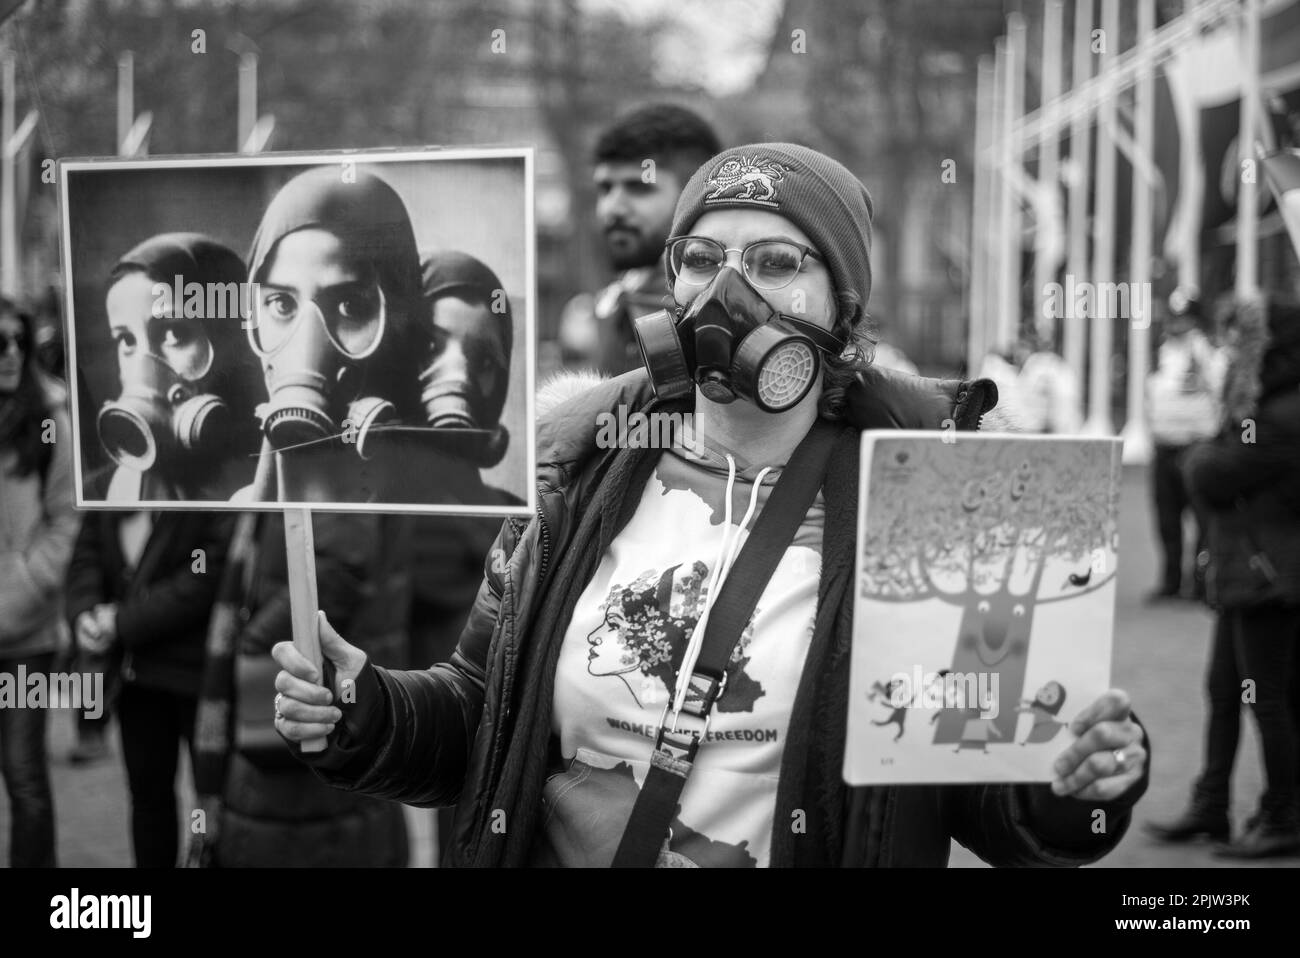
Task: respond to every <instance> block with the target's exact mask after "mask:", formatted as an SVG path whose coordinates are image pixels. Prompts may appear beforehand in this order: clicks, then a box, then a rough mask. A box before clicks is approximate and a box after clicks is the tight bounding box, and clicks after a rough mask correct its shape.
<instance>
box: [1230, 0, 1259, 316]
mask: <svg viewBox="0 0 1300 958" xmlns="http://www.w3.org/2000/svg"><path fill="white" fill-rule="evenodd" d="M1242 15H1243V17H1244V19H1243V21H1242V28H1243V29H1242V32H1241V42H1242V47H1243V49H1242V57H1241V59H1242V88H1241V110H1240V113H1241V128H1240V132H1239V134H1238V136H1237V282H1236V287H1235V292H1236V295H1237V298H1238V300H1242V299H1246V298H1248V297H1251V296H1253V295H1254V294H1255V293H1256V292H1257V291H1258V288H1259V207H1258V205H1257V203H1256V194H1257V189H1256V185H1257V184H1256V181H1257V180H1258V178H1259V177H1258V165H1259V161H1258V160H1257V159H1256V158H1255V140H1256V139H1257V138H1258V136H1259V134H1258V132H1257V106H1258V104H1259V103H1260V92H1259V0H1244V2H1243V5H1242Z"/></svg>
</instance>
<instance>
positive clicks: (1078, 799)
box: [275, 143, 1147, 866]
mask: <svg viewBox="0 0 1300 958" xmlns="http://www.w3.org/2000/svg"><path fill="white" fill-rule="evenodd" d="M870 244H871V199H870V196H869V195H868V193H867V191H866V189H865V188H864V187H863V186H862V184H861V183H860V182H858V180H857V179H856V178H855V177H854V176H853V175H852V174H851V173H849V172H848V171H847V170H846V169H845V168H844V167H843V166H841V165H840V164H839V163H837V162H835V161H834V160H831V159H830V158H828V157H826V156H824V155H822V154H820V153H816V152H814V151H812V150H809V149H806V148H804V147H801V146H796V145H791V144H782V143H769V144H757V145H751V146H744V147H738V148H736V149H732V150H728V151H726V152H724V153H722V154H720V155H719V156H717V157H714V158H713V159H712V160H710V161H709V162H708V163H706V164H705V165H704V166H703V167H701V169H700V170H699V171H698V172H697V173H696V174H695V175H694V177H692V179H691V181H690V182H689V183H688V184H687V186H686V188H685V190H684V191H683V193H682V195H681V198H680V200H679V201H678V205H677V210H676V214H675V217H674V224H673V235H672V238H670V240H669V242H668V254H669V255H668V257H667V260H668V269H669V271H670V278H671V280H672V282H673V292H674V297H675V299H676V301H677V303H678V304H680V307H681V312H680V315H679V316H678V317H673V316H672V315H659V316H657V317H654V316H652V317H651V318H643V320H642V321H640V322H639V323H638V326H639V332H640V335H641V342H642V349H643V353H644V355H645V361H646V366H647V367H648V371H649V373H650V375H649V377H647V375H646V373H645V372H634V373H628V374H626V375H625V376H622V377H619V378H618V379H615V380H613V381H610V382H602V383H597V384H592V383H591V381H590V380H587V381H585V383H581V384H578V385H576V386H570V387H569V389H568V390H567V393H568V394H567V396H566V397H565V398H562V399H558V400H555V401H552V402H550V403H548V404H544V405H546V406H548V408H547V409H546V410H545V411H544V412H543V415H542V421H541V424H540V427H539V445H540V447H541V448H540V449H539V455H538V461H539V463H541V464H542V466H541V474H540V476H539V481H538V489H539V495H540V508H539V510H538V515H537V516H536V517H535V518H534V519H533V520H532V521H530V522H528V523H524V522H521V521H512V522H508V523H507V524H506V525H505V527H504V528H503V529H502V531H501V533H500V535H499V537H498V540H497V544H496V547H495V548H494V549H493V552H492V555H491V558H490V559H489V560H488V563H487V570H486V573H487V574H486V579H485V582H484V584H483V586H482V588H481V589H480V592H479V599H478V602H477V604H476V607H475V609H474V611H473V612H472V613H471V615H470V619H469V622H468V625H467V627H466V629H465V631H464V633H463V635H462V637H461V641H460V645H459V648H458V649H457V651H456V653H455V655H454V656H453V657H452V660H451V661H450V662H449V663H447V664H445V665H439V666H435V667H434V668H431V669H429V670H426V671H421V672H391V671H386V670H384V669H379V668H376V667H374V666H373V665H371V664H370V663H368V662H367V660H366V657H365V655H364V654H363V653H361V652H360V651H359V650H358V649H356V648H355V647H353V646H352V645H351V644H349V643H348V642H347V641H346V640H344V639H343V638H342V637H340V636H339V635H338V633H337V632H335V631H334V630H333V629H332V628H331V627H330V626H329V624H328V622H326V621H325V620H324V619H322V622H321V640H322V648H323V652H324V655H325V657H326V658H327V659H328V661H329V662H330V664H331V666H332V675H331V676H330V687H329V688H323V687H321V686H318V685H316V684H315V682H316V681H317V680H318V679H319V678H320V676H318V675H317V674H316V672H315V670H314V669H313V668H312V667H311V666H310V665H309V664H308V663H307V662H306V661H305V659H304V658H303V657H302V656H301V655H299V654H298V653H297V652H296V651H295V650H294V649H293V647H292V646H291V645H289V644H287V643H286V644H281V645H279V646H277V647H276V649H275V655H276V657H277V659H278V661H279V662H280V665H281V667H282V671H281V672H280V674H279V676H278V677H277V682H276V684H277V688H278V689H279V695H278V696H277V700H276V707H277V712H278V717H277V719H276V727H277V728H278V729H279V730H280V733H281V735H282V736H284V737H285V738H286V739H288V740H289V741H291V742H297V741H302V740H306V739H310V738H316V737H321V736H325V737H327V747H326V749H325V750H324V751H323V752H320V753H316V754H309V755H304V756H302V758H303V760H304V761H306V762H308V763H309V764H311V765H313V766H314V767H315V768H316V770H317V772H318V774H319V775H321V777H322V778H323V779H324V780H326V781H329V782H332V783H335V784H337V785H340V786H342V787H346V788H353V789H359V790H361V791H364V792H367V793H369V794H373V795H380V796H383V797H386V798H390V799H395V800H399V801H410V802H417V803H425V804H435V805H441V804H448V803H451V802H457V803H458V804H457V812H456V822H455V827H454V829H453V834H452V835H451V837H450V840H449V841H448V847H447V853H446V858H445V861H446V863H448V864H453V865H477V866H503V865H504V866H510V865H610V864H613V865H615V866H649V865H661V866H695V865H701V866H703V865H734V866H756V865H757V866H765V865H770V866H790V865H859V866H901V865H943V864H945V863H946V862H947V860H948V853H949V848H950V840H951V839H952V838H956V839H957V840H958V841H960V842H962V843H963V844H964V845H966V846H968V847H969V848H971V849H972V850H974V851H975V852H976V853H977V854H979V855H980V856H981V857H982V858H984V859H985V860H986V861H988V862H990V863H992V864H998V865H1011V864H1054V865H1077V864H1082V863H1084V862H1089V861H1093V860H1095V859H1097V858H1099V857H1100V856H1102V855H1103V854H1105V853H1106V852H1107V851H1109V850H1110V849H1111V848H1113V847H1114V845H1115V844H1116V842H1117V841H1118V840H1119V838H1120V837H1121V836H1122V835H1123V834H1124V832H1125V830H1126V828H1127V825H1128V822H1129V818H1130V808H1131V806H1132V804H1133V803H1134V802H1135V801H1136V800H1137V799H1138V797H1139V796H1140V795H1141V794H1142V792H1143V791H1144V790H1145V787H1146V781H1147V771H1146V747H1147V746H1146V741H1145V737H1144V734H1143V731H1142V729H1141V727H1140V726H1138V725H1137V724H1136V723H1135V722H1134V721H1133V719H1132V718H1131V716H1130V714H1129V706H1128V701H1127V698H1126V696H1125V695H1124V693H1122V692H1120V691H1118V690H1116V691H1112V692H1110V693H1108V694H1107V695H1105V696H1103V697H1102V698H1100V699H1099V700H1098V701H1096V702H1093V703H1092V704H1090V705H1089V706H1087V708H1085V709H1084V710H1083V711H1082V712H1081V713H1079V714H1078V716H1077V717H1075V718H1074V723H1073V729H1074V731H1075V732H1076V733H1078V734H1079V736H1080V737H1079V738H1078V740H1077V741H1076V742H1075V743H1074V744H1072V745H1071V746H1070V747H1069V748H1068V749H1066V750H1065V751H1064V753H1063V754H1062V755H1061V757H1060V759H1059V762H1058V765H1057V769H1056V771H1057V773H1058V775H1059V778H1058V779H1057V780H1056V781H1055V782H1054V783H1052V785H1051V786H1048V785H1041V786H1018V785H1017V786H1012V785H992V786H960V787H929V786H913V787H906V788H901V787H889V788H849V787H847V786H846V785H845V784H844V783H843V781H842V779H841V769H842V765H843V752H844V738H845V719H846V715H847V696H848V655H849V649H850V646H851V639H852V628H853V572H854V558H855V546H856V542H855V533H856V515H857V496H858V435H859V430H861V429H864V428H890V427H893V428H924V429H939V428H952V427H953V426H956V427H957V428H966V429H971V428H976V427H977V426H978V425H979V422H980V418H981V417H982V416H984V414H985V413H987V412H988V410H989V409H990V408H991V406H992V405H993V404H994V402H995V401H996V396H995V393H994V392H993V391H992V390H991V389H990V388H989V385H988V384H987V383H983V382H975V383H965V382H957V381H940V380H929V379H922V378H919V377H915V376H910V375H907V374H902V373H893V372H889V371H883V370H877V369H875V368H874V367H871V366H870V365H869V364H868V363H867V362H866V360H865V357H864V356H863V347H862V345H861V344H862V343H863V341H864V340H865V338H866V337H865V330H866V326H865V322H866V319H865V312H864V310H865V305H866V302H867V297H868V294H869V292H870V288H871V264H870V258H869V253H870ZM652 394H653V396H652ZM620 407H625V408H626V409H630V410H634V411H637V412H663V413H668V414H672V413H686V412H692V413H693V414H694V420H693V432H694V436H693V441H692V442H691V443H685V442H676V443H673V444H672V448H667V449H654V448H650V449H647V448H640V447H643V446H644V445H645V444H644V443H632V442H628V443H625V444H624V446H625V447H624V448H618V449H609V448H605V446H607V445H608V444H607V443H602V442H598V441H597V438H596V435H597V428H596V423H597V416H598V415H601V414H604V413H609V412H611V411H613V410H618V409H620ZM606 646H613V647H614V648H613V649H606ZM353 682H354V683H355V690H354V693H355V694H349V695H347V696H343V695H342V694H341V690H343V689H349V690H352V687H351V686H350V685H349V684H348V683H353ZM1097 809H1103V810H1104V811H1105V814H1106V821H1107V826H1108V827H1107V829H1106V830H1105V831H1104V833H1102V834H1097V833H1095V831H1094V829H1093V825H1092V823H1093V822H1094V821H1096V817H1095V812H1096V810H1097Z"/></svg>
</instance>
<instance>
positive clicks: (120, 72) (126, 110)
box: [117, 51, 135, 155]
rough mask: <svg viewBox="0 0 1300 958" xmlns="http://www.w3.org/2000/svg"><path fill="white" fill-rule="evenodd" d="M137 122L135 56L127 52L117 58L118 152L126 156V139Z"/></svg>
mask: <svg viewBox="0 0 1300 958" xmlns="http://www.w3.org/2000/svg"><path fill="white" fill-rule="evenodd" d="M134 122H135V56H134V55H133V54H132V53H131V52H130V51H127V52H126V53H123V54H122V55H121V56H119V57H118V58H117V152H118V154H119V155H123V154H126V152H127V150H126V139H127V137H128V136H130V134H131V124H133V123H134Z"/></svg>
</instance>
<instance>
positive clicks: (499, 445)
mask: <svg viewBox="0 0 1300 958" xmlns="http://www.w3.org/2000/svg"><path fill="white" fill-rule="evenodd" d="M430 309H431V322H432V327H433V344H432V347H431V350H430V358H429V362H428V364H427V365H426V366H425V368H424V369H423V370H422V371H421V372H420V384H421V392H420V400H421V402H422V404H423V405H424V410H425V416H426V421H427V422H428V424H429V426H430V427H431V428H433V429H438V430H464V431H465V432H464V433H463V434H461V433H456V432H450V431H449V432H446V433H444V434H443V435H442V436H440V442H441V443H442V444H444V445H447V446H450V447H454V449H455V451H456V452H457V454H459V455H462V456H464V457H465V458H468V459H470V460H472V461H473V462H475V463H476V464H477V465H478V466H479V467H480V468H491V467H492V466H495V465H496V464H497V463H498V462H500V461H501V459H502V457H503V456H504V455H505V452H506V448H507V446H508V445H509V439H510V436H509V433H508V432H507V431H506V428H505V427H504V426H503V425H501V423H500V421H499V420H500V418H501V410H502V407H503V405H504V402H505V393H506V388H507V387H508V386H509V375H510V359H509V343H508V339H506V340H504V341H503V336H502V333H501V331H500V329H499V325H500V324H501V323H506V324H508V323H509V322H510V316H509V314H506V315H505V316H504V319H502V318H501V317H498V316H496V315H494V314H493V313H491V312H490V311H489V310H488V307H487V306H486V305H484V304H479V303H477V302H469V301H466V300H462V299H461V298H460V297H458V296H457V295H456V294H455V293H454V292H453V293H451V294H449V295H448V296H445V297H439V298H438V299H437V300H435V301H434V302H433V303H432V304H431V307H430ZM505 335H506V336H507V337H508V335H509V329H508V326H507V327H506V334H505Z"/></svg>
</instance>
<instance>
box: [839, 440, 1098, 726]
mask: <svg viewBox="0 0 1300 958" xmlns="http://www.w3.org/2000/svg"><path fill="white" fill-rule="evenodd" d="M877 443H878V446H877V450H876V454H875V455H874V457H873V460H872V470H873V474H872V476H871V489H872V497H871V500H869V501H868V503H867V529H866V534H865V537H864V540H863V543H862V549H863V557H862V563H861V578H860V582H861V584H860V587H859V588H860V589H861V594H862V597H863V598H869V599H872V600H875V601H880V602H922V601H926V600H931V599H937V600H941V601H943V602H947V603H951V604H954V605H957V606H960V607H961V609H962V617H961V623H960V626H959V629H958V633H957V636H956V641H955V644H954V648H953V652H952V657H951V664H950V665H949V666H948V668H949V669H950V670H951V671H952V672H954V673H963V674H965V673H981V672H989V671H997V672H998V673H999V685H1000V698H1001V707H1000V708H999V709H998V713H997V717H996V719H994V720H993V723H994V725H995V726H996V727H997V730H998V732H1000V733H1002V734H1001V738H1000V739H994V740H992V741H990V743H989V744H990V745H994V744H1008V743H1011V742H1012V741H1013V740H1014V737H1015V736H1014V733H1015V725H1016V719H1017V712H1016V710H1015V708H1014V706H1015V704H1016V703H1018V702H1019V701H1020V700H1021V698H1022V696H1023V694H1024V691H1025V689H1024V684H1025V671H1026V664H1027V662H1028V659H1029V652H1030V644H1031V640H1032V639H1033V636H1032V632H1033V623H1034V613H1035V610H1036V609H1037V608H1038V607H1039V606H1041V605H1043V604H1045V603H1049V602H1057V601H1064V600H1069V599H1073V598H1076V597H1078V596H1080V595H1084V594H1086V593H1088V592H1093V591H1096V590H1098V589H1100V588H1102V587H1103V586H1104V585H1105V584H1106V583H1108V582H1109V581H1110V580H1111V579H1112V578H1113V577H1114V575H1115V554H1116V551H1117V548H1118V529H1117V528H1116V523H1115V521H1114V519H1113V518H1112V516H1113V515H1114V514H1115V511H1114V507H1115V505H1116V502H1115V499H1116V497H1117V496H1118V490H1119V469H1120V461H1119V454H1118V451H1116V452H1115V453H1114V454H1113V456H1112V457H1111V461H1110V463H1109V466H1108V464H1107V461H1106V458H1105V457H1097V456H1096V455H1095V451H1093V453H1092V454H1089V451H1088V449H1087V448H1086V446H1083V445H1081V444H1077V443H1070V442H1066V441H1060V442H1057V441H1053V440H1047V439H1045V440H1042V441H1041V443H1035V444H1034V445H1033V446H1031V447H1030V448H1031V449H1036V448H1042V450H1043V455H1041V456H1038V455H1035V454H1033V453H1032V452H1031V453H1029V454H1026V451H1025V450H1026V447H1025V445H1024V444H1017V445H1016V446H1007V445H1002V444H998V443H980V442H965V443H963V442H960V441H959V442H957V443H955V444H936V443H928V444H927V443H921V442H914V441H910V440H908V439H906V438H903V437H899V438H898V439H881V440H877ZM1052 446H1056V447H1057V448H1055V449H1053V448H1051V447H1052ZM953 488H960V489H961V490H962V494H961V496H960V497H959V498H957V499H954V498H953V497H952V495H951V493H950V492H949V490H951V489H953ZM877 504H879V506H880V507H879V508H873V506H875V505H877ZM873 516H876V517H884V518H881V519H880V520H879V524H877V523H875V522H873ZM1049 569H1050V570H1052V572H1051V575H1047V576H1045V574H1044V573H1045V572H1046V571H1048V570H1049ZM1058 572H1059V573H1061V575H1060V577H1059V578H1058V577H1057V573H1058ZM1061 640H1065V641H1068V640H1069V637H1068V636H1059V637H1053V636H1046V637H1039V638H1038V639H1037V641H1040V642H1050V641H1061ZM966 720H967V716H965V715H964V714H963V712H962V710H960V709H947V710H945V711H944V712H942V713H941V715H940V718H939V720H938V721H937V722H936V725H935V738H934V743H935V744H943V743H954V742H958V741H960V739H961V734H962V728H963V725H964V723H965V722H966Z"/></svg>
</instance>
